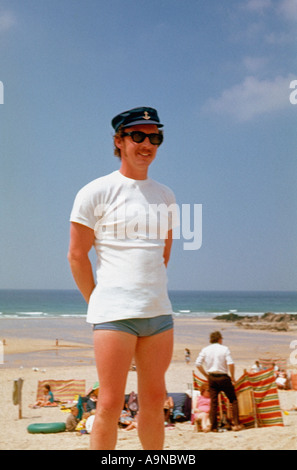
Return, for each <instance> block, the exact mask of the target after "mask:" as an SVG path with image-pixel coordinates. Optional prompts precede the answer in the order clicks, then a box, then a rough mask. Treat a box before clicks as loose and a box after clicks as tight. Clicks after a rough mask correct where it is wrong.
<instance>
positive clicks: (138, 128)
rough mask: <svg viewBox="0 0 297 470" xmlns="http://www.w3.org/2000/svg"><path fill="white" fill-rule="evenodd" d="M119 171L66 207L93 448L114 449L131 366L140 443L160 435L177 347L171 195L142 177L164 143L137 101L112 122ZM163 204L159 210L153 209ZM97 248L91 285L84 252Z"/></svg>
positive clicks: (150, 444)
mask: <svg viewBox="0 0 297 470" xmlns="http://www.w3.org/2000/svg"><path fill="white" fill-rule="evenodd" d="M112 126H113V128H114V130H115V135H114V145H115V149H114V153H115V155H116V156H118V157H120V162H121V163H120V169H119V171H114V172H113V173H111V174H109V175H106V176H103V177H101V178H97V179H95V180H94V181H92V182H91V183H89V184H87V185H86V186H84V187H83V188H82V189H81V190H80V191H79V192H78V194H77V196H76V198H75V202H74V205H73V209H72V212H71V217H70V220H71V231H70V246H69V252H68V260H69V263H70V267H71V271H72V274H73V277H74V279H75V281H76V284H77V286H78V288H79V290H80V291H81V293H82V295H83V297H84V298H85V300H86V302H87V303H88V313H87V322H89V323H92V324H93V330H94V350H95V360H96V366H97V372H98V376H99V382H100V392H99V397H98V402H97V407H96V416H95V420H94V424H93V426H92V433H91V449H93V450H113V449H114V448H115V446H116V441H117V424H118V419H119V416H120V413H121V410H122V406H123V400H124V393H125V386H126V380H127V374H128V371H129V368H130V365H131V362H132V359H133V358H134V359H135V364H136V370H137V374H138V403H139V409H140V410H139V417H138V427H137V429H138V434H139V438H140V440H141V443H142V446H143V448H144V449H146V450H160V449H162V448H163V443H164V415H163V404H164V400H165V396H166V387H165V372H166V370H167V368H168V366H169V364H170V361H171V357H172V350H173V319H172V307H171V303H170V300H169V297H168V294H167V274H166V266H167V263H168V260H169V256H170V251H171V244H172V229H173V228H174V226H175V225H177V223H178V221H177V219H176V218H175V217H174V215H173V212H174V204H175V198H174V194H173V192H172V191H171V190H170V189H169V188H167V186H165V185H163V184H160V183H157V182H155V181H153V180H152V179H150V178H148V169H149V166H150V164H151V163H152V162H153V161H154V159H155V157H156V154H157V149H158V147H159V146H160V145H161V143H162V141H163V134H162V131H161V130H160V128H161V127H163V124H161V123H160V120H159V116H158V114H157V111H156V110H155V109H153V108H148V107H141V108H134V109H131V110H129V111H125V112H123V113H120V114H119V115H117V116H115V117H114V118H113V120H112ZM159 209H160V210H159ZM92 247H94V248H95V251H96V254H97V266H96V277H97V279H96V283H95V280H94V277H93V272H92V265H91V262H90V259H89V256H88V253H89V251H90V250H91V248H92Z"/></svg>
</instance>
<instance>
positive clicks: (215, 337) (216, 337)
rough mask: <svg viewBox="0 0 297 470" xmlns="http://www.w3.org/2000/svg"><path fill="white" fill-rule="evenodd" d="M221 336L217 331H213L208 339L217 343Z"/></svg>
mask: <svg viewBox="0 0 297 470" xmlns="http://www.w3.org/2000/svg"><path fill="white" fill-rule="evenodd" d="M222 338H223V336H222V335H221V333H220V332H219V331H214V332H213V333H211V335H210V338H209V341H210V343H218V342H219V340H220V339H222Z"/></svg>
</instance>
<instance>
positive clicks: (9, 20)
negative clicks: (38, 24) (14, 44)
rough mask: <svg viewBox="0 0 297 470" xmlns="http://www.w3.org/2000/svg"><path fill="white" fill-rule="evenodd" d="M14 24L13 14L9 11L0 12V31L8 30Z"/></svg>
mask: <svg viewBox="0 0 297 470" xmlns="http://www.w3.org/2000/svg"><path fill="white" fill-rule="evenodd" d="M15 24H16V18H15V15H14V14H13V13H12V12H11V11H1V12H0V33H3V32H5V31H8V30H9V29H11V28H12V27H13V26H14V25H15Z"/></svg>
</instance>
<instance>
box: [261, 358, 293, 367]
mask: <svg viewBox="0 0 297 470" xmlns="http://www.w3.org/2000/svg"><path fill="white" fill-rule="evenodd" d="M259 363H260V365H261V366H262V368H263V369H272V368H273V364H275V365H276V366H277V367H278V368H279V370H285V369H286V368H287V360H286V359H281V358H279V357H278V358H275V359H273V358H269V359H267V358H262V359H259Z"/></svg>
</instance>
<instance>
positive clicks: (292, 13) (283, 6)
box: [278, 0, 297, 21]
mask: <svg viewBox="0 0 297 470" xmlns="http://www.w3.org/2000/svg"><path fill="white" fill-rule="evenodd" d="M278 9H279V11H280V13H282V14H283V16H284V17H285V18H286V19H287V20H290V21H297V1H296V0H282V1H281V2H280V4H279V8H278Z"/></svg>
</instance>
